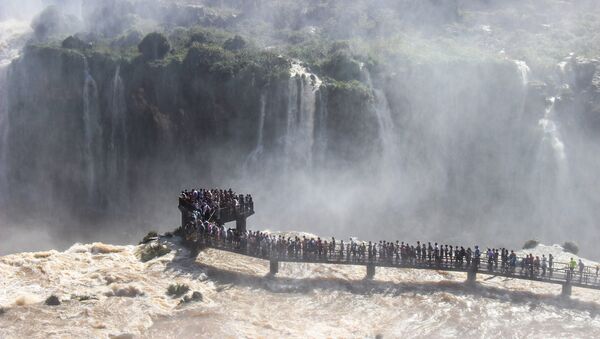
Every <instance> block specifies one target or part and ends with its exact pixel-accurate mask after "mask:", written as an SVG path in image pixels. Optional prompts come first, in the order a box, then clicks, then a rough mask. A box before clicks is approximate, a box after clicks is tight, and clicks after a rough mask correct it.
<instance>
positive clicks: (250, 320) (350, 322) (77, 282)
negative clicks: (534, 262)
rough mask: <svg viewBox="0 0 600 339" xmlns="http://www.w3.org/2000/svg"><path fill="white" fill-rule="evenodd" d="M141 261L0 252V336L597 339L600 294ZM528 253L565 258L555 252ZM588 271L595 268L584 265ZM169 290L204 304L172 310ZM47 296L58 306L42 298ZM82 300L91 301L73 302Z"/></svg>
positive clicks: (105, 254) (80, 253)
mask: <svg viewBox="0 0 600 339" xmlns="http://www.w3.org/2000/svg"><path fill="white" fill-rule="evenodd" d="M161 241H162V242H163V243H165V244H166V245H168V246H170V247H171V248H172V251H171V253H169V254H167V255H165V256H163V257H161V258H157V259H153V260H151V261H149V262H147V263H142V262H141V261H140V260H139V259H138V256H137V255H136V251H138V250H139V249H140V247H139V246H110V245H104V244H90V245H74V246H73V247H71V248H70V249H69V250H67V251H65V252H57V251H49V252H40V253H22V254H15V255H9V256H4V257H0V306H1V307H4V308H5V313H4V314H3V315H0V337H2V338H23V337H34V338H35V337H39V338H41V337H44V338H46V337H81V338H86V337H100V338H101V337H108V336H111V335H112V336H114V335H122V334H131V335H133V336H139V337H157V338H182V337H184V338H188V337H211V338H221V337H226V338H227V337H231V338H236V337H256V336H263V337H276V338H277V337H297V338H306V337H319V338H320V337H344V338H350V337H361V338H364V337H374V336H376V335H378V334H380V335H383V337H399V336H404V337H423V336H426V335H436V336H443V337H449V336H458V335H464V336H467V337H490V336H493V337H498V336H502V337H505V336H506V337H537V338H547V337H570V338H573V337H597V336H600V319H598V318H597V317H596V314H598V312H599V311H600V292H598V291H591V290H584V289H578V288H574V289H573V298H572V299H571V300H562V299H560V298H559V297H558V295H559V294H560V286H557V285H549V284H542V283H536V282H529V281H521V280H513V279H506V278H498V277H496V278H492V279H490V277H488V276H484V275H481V276H479V284H478V285H476V286H474V287H468V286H467V285H465V284H464V283H463V282H464V280H465V276H464V274H461V273H447V272H441V271H429V270H400V269H379V268H378V269H377V274H376V276H375V280H373V281H367V280H364V276H365V273H366V272H365V268H364V267H360V266H333V265H322V264H292V263H282V264H281V265H280V273H279V274H278V275H277V277H275V278H273V277H269V276H268V262H265V261H262V260H258V259H253V258H246V257H242V256H239V255H236V254H231V253H226V252H220V251H217V250H206V251H203V252H201V253H200V254H199V255H198V257H197V258H196V259H193V258H190V256H189V253H188V251H187V250H185V249H184V248H182V247H181V246H179V245H178V243H177V241H176V240H169V239H163V240H161ZM531 252H532V253H534V254H538V253H539V254H541V253H544V254H547V253H553V255H555V257H556V258H557V261H559V259H563V257H564V258H566V257H569V258H570V256H571V255H570V254H563V252H562V249H560V247H558V246H540V247H538V248H537V249H535V250H533V251H531ZM588 264H594V263H592V262H589V261H588ZM173 283H185V284H187V285H189V286H190V288H191V291H190V292H189V293H188V294H191V292H192V291H199V292H201V293H202V295H203V301H200V302H195V303H189V304H183V305H179V303H180V298H171V297H169V296H167V295H166V291H167V288H168V286H169V285H170V284H173ZM51 294H55V295H57V296H58V297H59V298H60V299H61V300H62V305H60V306H56V307H50V306H46V305H44V303H43V301H44V300H45V299H46V298H47V297H48V296H50V295H51ZM81 296H87V297H90V298H91V299H90V300H87V301H78V298H80V297H81Z"/></svg>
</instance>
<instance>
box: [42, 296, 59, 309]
mask: <svg viewBox="0 0 600 339" xmlns="http://www.w3.org/2000/svg"><path fill="white" fill-rule="evenodd" d="M45 304H46V305H48V306H58V305H60V300H59V299H58V297H57V296H55V295H51V296H49V297H48V299H46V302H45Z"/></svg>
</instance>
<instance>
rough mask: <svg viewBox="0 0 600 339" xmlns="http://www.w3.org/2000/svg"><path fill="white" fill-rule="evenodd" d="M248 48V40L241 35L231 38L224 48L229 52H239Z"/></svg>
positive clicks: (224, 44)
mask: <svg viewBox="0 0 600 339" xmlns="http://www.w3.org/2000/svg"><path fill="white" fill-rule="evenodd" d="M245 47H246V40H244V38H242V37H241V36H239V35H236V36H234V37H233V38H229V39H227V40H226V41H225V43H223V48H224V49H226V50H228V51H239V50H241V49H244V48H245Z"/></svg>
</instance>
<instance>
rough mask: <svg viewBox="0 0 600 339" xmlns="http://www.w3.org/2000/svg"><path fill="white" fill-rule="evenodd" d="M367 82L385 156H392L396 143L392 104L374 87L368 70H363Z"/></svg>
mask: <svg viewBox="0 0 600 339" xmlns="http://www.w3.org/2000/svg"><path fill="white" fill-rule="evenodd" d="M363 72H364V76H365V80H366V82H367V85H368V86H369V88H370V89H371V90H372V91H373V96H374V99H375V105H374V107H373V108H374V111H375V115H376V117H377V125H378V127H379V139H380V141H381V146H382V148H383V154H384V156H385V155H390V154H393V153H394V148H395V145H396V144H395V142H394V120H393V119H392V112H391V110H390V104H389V102H388V100H387V97H386V95H385V93H384V92H383V91H382V90H381V89H378V88H375V86H373V80H372V79H371V74H370V73H369V71H368V70H366V69H365V70H363Z"/></svg>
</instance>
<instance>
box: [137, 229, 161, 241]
mask: <svg viewBox="0 0 600 339" xmlns="http://www.w3.org/2000/svg"><path fill="white" fill-rule="evenodd" d="M157 238H158V233H156V232H155V231H150V232H148V234H146V236H145V237H144V239H142V242H141V243H140V244H147V243H149V242H150V241H152V240H155V239H157Z"/></svg>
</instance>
